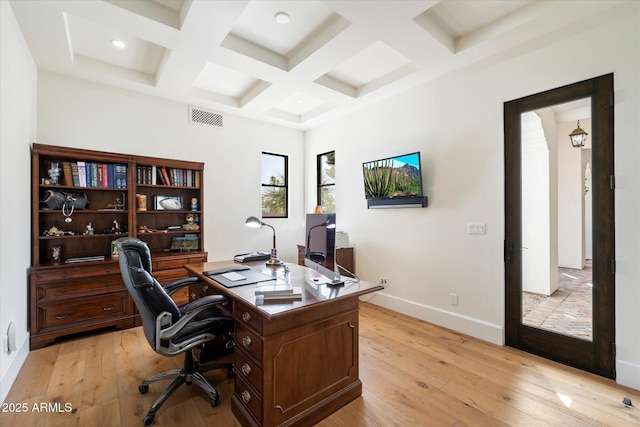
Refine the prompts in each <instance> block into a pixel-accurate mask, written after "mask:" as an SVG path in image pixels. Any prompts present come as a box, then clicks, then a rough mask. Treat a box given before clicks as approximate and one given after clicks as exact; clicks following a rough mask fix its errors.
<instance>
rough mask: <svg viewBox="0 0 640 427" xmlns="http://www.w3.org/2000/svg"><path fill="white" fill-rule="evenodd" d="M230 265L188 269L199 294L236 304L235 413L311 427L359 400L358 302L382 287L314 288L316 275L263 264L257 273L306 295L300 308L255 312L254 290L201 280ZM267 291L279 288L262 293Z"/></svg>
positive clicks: (252, 420) (261, 422)
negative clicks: (197, 280) (199, 286)
mask: <svg viewBox="0 0 640 427" xmlns="http://www.w3.org/2000/svg"><path fill="white" fill-rule="evenodd" d="M232 265H234V263H233V262H231V261H225V262H213V263H204V264H189V265H186V266H185V267H186V269H187V270H188V271H189V274H190V275H192V276H197V277H199V278H201V279H202V281H203V284H202V287H203V288H202V290H203V291H204V292H201V293H205V294H223V295H227V296H228V297H229V298H230V299H231V301H232V302H231V307H230V308H231V311H232V313H233V316H234V318H235V320H236V325H235V332H234V341H235V350H236V351H235V373H236V377H235V393H234V395H233V397H232V399H231V409H232V411H233V413H234V415H235V416H236V418H237V419H238V420H239V422H240V424H242V425H243V426H264V427H273V426H308V425H313V424H315V423H317V422H318V421H320V420H322V419H324V418H325V417H327V416H328V415H329V414H331V413H333V412H335V411H336V410H338V409H339V408H341V407H342V406H344V405H346V404H347V403H349V402H350V401H352V400H353V399H355V398H356V397H358V396H360V394H362V383H361V382H360V379H359V377H358V375H359V373H358V310H359V299H358V297H360V296H361V295H364V294H367V293H370V292H374V291H378V290H382V289H383V288H382V286H379V285H374V284H371V283H366V282H358V283H356V282H355V281H347V282H346V283H345V284H344V285H343V286H339V287H335V288H329V287H327V286H326V285H317V284H312V280H311V279H312V277H313V275H317V273H315V272H313V271H312V270H311V269H309V268H306V267H302V266H298V265H289V264H288V265H287V266H288V268H289V269H290V272H289V273H288V274H286V275H285V271H284V268H283V267H277V268H271V267H266V266H265V264H264V262H260V263H256V264H254V265H253V266H252V267H253V268H254V269H256V270H259V271H261V272H263V273H265V274H269V275H274V277H278V283H289V284H291V285H293V286H300V287H301V288H302V289H303V290H304V292H303V297H302V300H300V301H293V302H288V303H277V304H274V303H268V304H264V305H256V298H255V295H254V290H255V287H256V285H246V286H238V287H234V288H226V287H224V286H223V285H221V284H219V283H217V282H215V281H214V280H211V279H209V278H208V277H206V276H205V275H204V274H203V272H204V271H207V270H214V269H219V268H222V267H225V266H232ZM235 265H237V264H235ZM347 280H350V279H348V278H347ZM267 283H274V282H263V283H261V285H263V284H267Z"/></svg>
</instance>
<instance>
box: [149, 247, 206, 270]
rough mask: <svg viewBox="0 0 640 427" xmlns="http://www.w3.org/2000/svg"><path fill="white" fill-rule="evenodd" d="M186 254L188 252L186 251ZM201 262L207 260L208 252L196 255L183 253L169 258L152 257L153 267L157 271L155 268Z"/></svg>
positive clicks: (160, 268) (168, 267) (163, 268)
mask: <svg viewBox="0 0 640 427" xmlns="http://www.w3.org/2000/svg"><path fill="white" fill-rule="evenodd" d="M185 254H188V253H187V252H185ZM199 262H207V254H206V253H200V254H196V255H190V254H189V255H181V256H172V257H167V258H162V257H158V259H152V261H151V267H152V269H153V271H154V273H155V270H167V269H171V268H178V267H182V266H184V265H185V264H194V263H199Z"/></svg>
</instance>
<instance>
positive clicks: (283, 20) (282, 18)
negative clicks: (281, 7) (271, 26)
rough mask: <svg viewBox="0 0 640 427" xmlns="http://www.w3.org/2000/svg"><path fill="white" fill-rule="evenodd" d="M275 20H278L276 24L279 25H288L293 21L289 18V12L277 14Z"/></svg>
mask: <svg viewBox="0 0 640 427" xmlns="http://www.w3.org/2000/svg"><path fill="white" fill-rule="evenodd" d="M274 18H275V19H276V22H277V23H278V24H288V23H289V21H291V18H290V17H289V14H288V13H287V12H276V14H275V15H274Z"/></svg>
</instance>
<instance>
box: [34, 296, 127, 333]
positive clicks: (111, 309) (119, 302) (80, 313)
mask: <svg viewBox="0 0 640 427" xmlns="http://www.w3.org/2000/svg"><path fill="white" fill-rule="evenodd" d="M38 311H39V319H40V320H41V321H42V324H41V325H40V326H41V328H40V329H48V328H55V327H60V326H66V325H70V324H73V323H80V322H82V323H87V322H90V321H96V320H99V319H100V318H110V317H118V316H126V315H128V314H129V294H128V293H125V292H122V293H118V294H111V295H105V296H103V297H97V298H91V299H85V300H82V301H70V302H66V303H60V304H49V305H42V306H39V307H38Z"/></svg>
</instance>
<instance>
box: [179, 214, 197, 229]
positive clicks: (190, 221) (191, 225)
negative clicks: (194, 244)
mask: <svg viewBox="0 0 640 427" xmlns="http://www.w3.org/2000/svg"><path fill="white" fill-rule="evenodd" d="M185 220H186V221H187V222H186V224H184V225H183V226H182V228H183V229H184V230H188V231H197V230H200V226H199V225H198V224H196V222H195V221H196V216H195V215H194V214H187V216H186V218H185Z"/></svg>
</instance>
